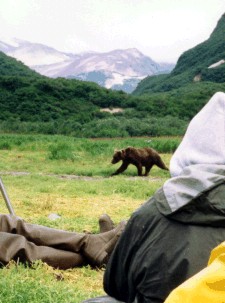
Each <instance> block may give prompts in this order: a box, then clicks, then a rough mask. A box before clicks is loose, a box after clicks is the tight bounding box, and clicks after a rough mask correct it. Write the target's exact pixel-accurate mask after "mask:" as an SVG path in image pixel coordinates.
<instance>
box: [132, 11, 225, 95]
mask: <svg viewBox="0 0 225 303" xmlns="http://www.w3.org/2000/svg"><path fill="white" fill-rule="evenodd" d="M205 81H210V82H215V83H223V82H225V14H223V15H222V17H221V18H220V20H219V21H218V23H217V26H216V28H215V29H214V31H213V32H212V34H211V35H210V37H209V39H208V40H206V41H205V42H203V43H201V44H199V45H197V46H195V47H194V48H192V49H190V50H188V51H186V52H184V53H183V54H182V55H181V56H180V58H179V59H178V62H177V64H176V66H175V68H174V69H173V70H172V71H171V73H169V74H167V75H165V74H164V75H158V76H153V77H151V76H150V77H147V78H145V79H144V80H142V81H141V82H140V83H139V84H138V86H137V88H136V89H135V91H134V92H133V94H134V95H143V94H149V93H152V92H168V91H171V90H173V89H177V88H181V87H184V86H185V85H187V84H190V83H196V82H205Z"/></svg>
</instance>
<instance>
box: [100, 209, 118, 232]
mask: <svg viewBox="0 0 225 303" xmlns="http://www.w3.org/2000/svg"><path fill="white" fill-rule="evenodd" d="M98 222H99V232H100V233H104V232H107V231H110V230H112V229H113V228H114V227H115V226H114V223H113V221H112V220H111V218H110V217H109V216H108V215H107V214H103V215H101V216H100V218H99V221H98Z"/></svg>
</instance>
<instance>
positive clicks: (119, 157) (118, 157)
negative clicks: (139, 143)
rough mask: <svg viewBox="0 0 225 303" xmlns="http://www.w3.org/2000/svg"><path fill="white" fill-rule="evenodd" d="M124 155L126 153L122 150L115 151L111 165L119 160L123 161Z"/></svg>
mask: <svg viewBox="0 0 225 303" xmlns="http://www.w3.org/2000/svg"><path fill="white" fill-rule="evenodd" d="M125 154H126V152H125V150H124V149H121V150H115V151H114V155H113V158H112V161H111V163H112V164H115V163H117V162H119V161H120V160H124V159H125Z"/></svg>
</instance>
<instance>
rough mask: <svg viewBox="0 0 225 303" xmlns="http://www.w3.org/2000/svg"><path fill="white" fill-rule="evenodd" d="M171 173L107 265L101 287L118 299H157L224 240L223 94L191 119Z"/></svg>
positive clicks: (135, 218) (153, 302) (132, 220)
mask: <svg viewBox="0 0 225 303" xmlns="http://www.w3.org/2000/svg"><path fill="white" fill-rule="evenodd" d="M170 173H171V178H170V179H169V180H168V181H166V182H165V184H164V185H163V187H162V188H160V189H159V190H158V191H157V192H156V193H155V195H154V196H153V197H152V198H151V199H150V200H149V201H147V202H146V203H145V204H144V205H143V206H141V207H140V208H139V209H138V210H136V211H135V212H134V213H133V215H132V216H131V218H130V220H129V221H128V223H127V226H126V229H125V231H124V232H123V234H122V236H121V238H120V240H119V242H118V244H117V246H116V248H115V250H114V252H113V254H112V256H111V258H110V260H109V263H108V265H107V268H106V271H105V275H104V289H105V291H106V292H107V293H108V294H109V295H110V296H112V297H114V298H116V299H118V300H120V301H124V302H134V300H136V301H137V302H141V303H143V302H149V303H159V302H164V300H165V299H166V297H167V296H168V294H169V293H170V292H171V291H172V290H173V289H174V288H175V287H177V286H178V285H179V284H181V283H182V282H183V281H185V280H186V279H187V278H189V277H191V276H192V275H194V274H195V273H197V272H198V271H200V270H201V269H202V268H203V267H205V266H206V265H207V261H208V258H209V255H210V251H211V250H212V249H213V248H214V247H215V246H217V245H218V244H219V243H221V242H222V241H224V240H225V94H224V93H216V94H215V95H214V96H213V97H212V98H211V99H210V101H209V102H208V103H207V104H206V105H205V107H204V108H203V109H202V110H201V111H200V112H199V113H198V114H197V115H196V116H195V117H194V118H193V119H192V121H191V122H190V124H189V126H188V129H187V131H186V134H185V136H184V138H183V140H182V142H181V144H180V145H179V147H178V149H177V150H176V152H175V153H174V155H173V157H172V158H171V162H170Z"/></svg>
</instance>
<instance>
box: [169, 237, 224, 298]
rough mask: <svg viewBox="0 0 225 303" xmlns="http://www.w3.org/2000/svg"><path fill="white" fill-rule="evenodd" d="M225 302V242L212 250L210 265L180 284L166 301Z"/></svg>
mask: <svg viewBox="0 0 225 303" xmlns="http://www.w3.org/2000/svg"><path fill="white" fill-rule="evenodd" d="M178 302H179V303H225V242H223V243H221V244H220V245H219V246H217V247H216V248H215V249H213V250H212V252H211V255H210V259H209V263H208V266H207V267H206V268H204V269H203V270H202V271H200V272H199V273H198V274H196V275H194V276H193V277H192V278H190V279H188V280H187V281H185V282H184V283H182V284H181V285H180V286H178V287H177V288H176V289H175V290H174V291H172V292H171V294H170V295H169V296H168V298H167V299H166V301H165V302H164V303H178Z"/></svg>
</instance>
